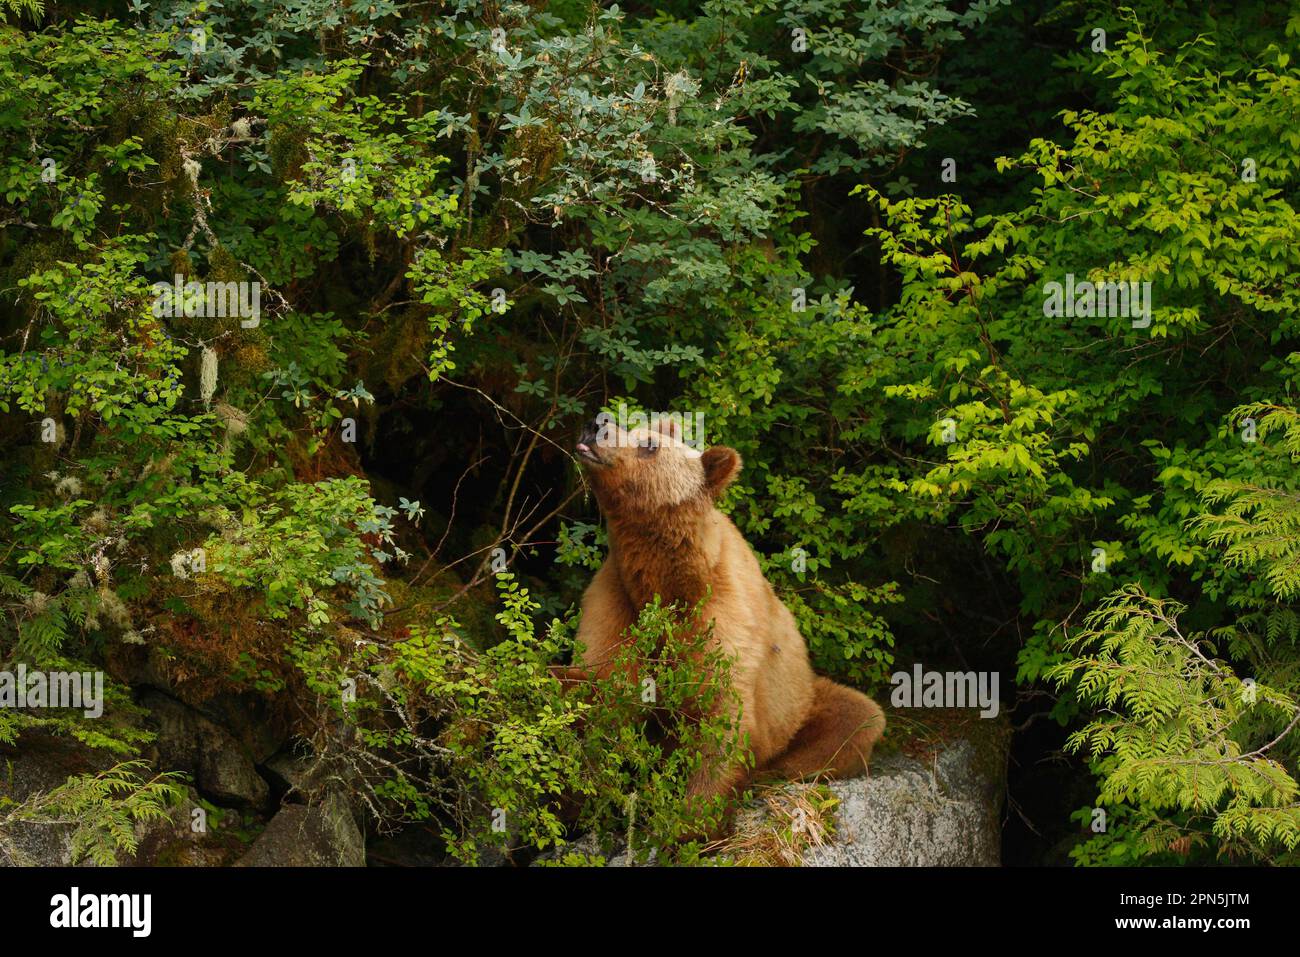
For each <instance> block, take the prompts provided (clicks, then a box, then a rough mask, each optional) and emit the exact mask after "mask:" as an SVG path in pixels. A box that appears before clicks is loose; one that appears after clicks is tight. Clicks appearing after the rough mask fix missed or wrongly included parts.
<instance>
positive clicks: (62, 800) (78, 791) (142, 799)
mask: <svg viewBox="0 0 1300 957" xmlns="http://www.w3.org/2000/svg"><path fill="white" fill-rule="evenodd" d="M146 770H147V762H144V761H124V762H122V763H120V764H116V765H114V766H113V767H111V768H109V769H107V770H105V771H101V772H99V773H97V774H83V775H78V776H75V777H71V778H69V779H68V780H67V781H66V782H65V783H64V784H62V785H60V786H59V787H57V788H54V789H53V790H50V791H42V792H38V793H36V794H33V795H32V796H31V797H29V798H27V799H26V800H24V801H22V802H16V801H12V800H9V799H6V798H3V797H0V860H3V861H4V862H5V863H6V864H7V865H10V866H14V865H18V866H21V865H25V864H26V865H30V864H31V863H32V862H30V861H28V860H26V859H25V856H24V854H23V851H22V848H21V845H19V844H18V843H16V842H15V839H14V836H15V835H16V833H17V832H18V831H20V830H23V829H27V828H33V827H37V828H66V829H68V830H69V832H70V834H69V838H70V841H71V850H72V862H73V863H74V864H75V863H80V862H82V861H87V862H89V863H91V864H95V865H97V866H100V867H104V866H107V865H112V864H117V863H120V861H121V858H123V857H130V856H131V855H133V854H134V853H135V852H136V849H137V848H138V847H139V838H138V834H137V831H136V826H137V825H140V824H148V823H151V822H158V821H165V820H167V819H169V818H171V817H172V816H173V815H174V814H175V806H176V804H177V803H178V802H179V801H180V800H181V798H182V796H183V795H184V790H183V789H182V788H181V786H180V783H179V776H178V775H174V774H160V775H155V776H153V777H151V778H148V779H145V778H144V777H143V774H144V772H146Z"/></svg>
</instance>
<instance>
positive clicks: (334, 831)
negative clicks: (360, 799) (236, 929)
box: [235, 791, 366, 867]
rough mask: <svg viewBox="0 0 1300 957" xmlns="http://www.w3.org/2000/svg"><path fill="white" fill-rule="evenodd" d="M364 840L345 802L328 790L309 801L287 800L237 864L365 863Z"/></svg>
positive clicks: (348, 865)
mask: <svg viewBox="0 0 1300 957" xmlns="http://www.w3.org/2000/svg"><path fill="white" fill-rule="evenodd" d="M365 863H366V846H365V840H364V839H363V838H362V836H361V829H360V828H358V827H357V822H356V819H355V818H354V817H353V816H352V810H351V808H349V807H348V802H347V801H346V800H345V799H344V798H343V797H342V796H341V795H340V794H338V792H336V791H330V792H327V793H326V794H325V796H324V797H323V798H322V799H321V800H320V801H319V802H317V803H315V804H311V805H302V804H286V805H285V806H284V807H282V808H280V810H279V811H278V812H277V813H276V815H275V817H273V818H271V822H270V823H269V824H267V825H266V830H264V831H263V832H262V834H261V836H260V837H258V839H257V840H256V841H254V842H253V846H252V847H251V848H249V851H248V853H247V854H245V855H244V856H243V857H242V858H240V859H239V861H238V862H237V863H236V864H235V866H236V867H364V866H365Z"/></svg>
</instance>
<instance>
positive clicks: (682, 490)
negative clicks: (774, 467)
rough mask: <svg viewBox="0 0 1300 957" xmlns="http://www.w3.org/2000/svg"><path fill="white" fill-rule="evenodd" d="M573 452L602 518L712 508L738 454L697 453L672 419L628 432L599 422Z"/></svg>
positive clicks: (719, 449) (722, 449) (721, 448)
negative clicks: (690, 507) (699, 506)
mask: <svg viewBox="0 0 1300 957" xmlns="http://www.w3.org/2000/svg"><path fill="white" fill-rule="evenodd" d="M575 451H576V453H577V456H578V460H579V461H580V462H581V463H582V467H583V470H584V471H585V472H586V474H587V481H588V482H589V483H590V484H591V488H592V491H593V492H595V493H596V501H597V502H598V503H599V504H600V508H601V511H603V512H605V514H606V515H609V514H611V513H622V514H628V513H654V512H656V511H659V510H662V509H665V508H676V507H681V506H685V505H691V504H712V502H713V500H714V499H715V498H717V497H718V496H719V495H721V494H722V491H723V490H724V489H725V488H726V487H727V486H728V485H730V484H731V481H732V479H734V478H735V477H736V474H737V473H738V472H739V471H740V465H741V462H740V453H738V452H737V451H736V450H735V449H729V448H727V447H726V446H725V445H715V446H713V447H711V448H709V449H707V450H705V451H704V452H700V451H699V450H697V449H694V448H692V447H691V446H690V445H688V444H686V442H684V441H683V440H682V427H681V422H680V421H678V420H677V419H676V418H675V417H671V416H660V417H656V418H655V419H654V420H653V421H652V422H651V424H650V425H647V426H642V427H637V428H632V429H627V430H625V429H623V428H621V427H620V426H619V425H618V424H617V423H615V422H613V421H610V420H609V417H607V416H601V417H598V418H597V419H596V421H595V422H593V423H592V424H591V425H590V426H588V427H587V430H586V431H585V432H584V433H583V435H582V437H581V438H580V439H579V441H578V444H577V447H576V449H575Z"/></svg>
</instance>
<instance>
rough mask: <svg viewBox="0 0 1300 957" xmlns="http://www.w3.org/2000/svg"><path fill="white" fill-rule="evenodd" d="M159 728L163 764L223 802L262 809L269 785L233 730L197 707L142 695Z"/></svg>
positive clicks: (157, 695) (159, 695)
mask: <svg viewBox="0 0 1300 957" xmlns="http://www.w3.org/2000/svg"><path fill="white" fill-rule="evenodd" d="M140 703H141V704H142V705H144V706H145V707H146V708H148V709H149V711H150V713H151V715H152V717H153V721H154V723H155V724H156V725H157V728H158V740H157V742H156V747H157V750H158V758H159V763H160V765H161V766H162V767H164V768H166V769H167V770H176V771H187V772H189V773H190V774H193V775H194V780H195V782H196V783H197V784H198V786H199V790H200V791H201V792H203V793H204V794H208V795H211V797H212V799H213V800H214V801H216V802H217V803H219V804H224V805H231V806H234V807H240V808H246V809H249V810H260V809H262V808H263V807H265V806H266V803H267V799H268V797H269V796H270V789H269V788H268V787H267V785H266V781H264V780H263V779H262V777H261V775H259V774H258V773H257V768H256V767H255V766H254V764H253V756H252V755H251V754H250V753H249V751H248V750H247V748H245V746H244V745H243V744H241V743H240V742H239V741H237V740H235V738H234V736H233V735H231V734H230V732H228V731H226V730H225V729H224V728H222V727H221V726H220V725H218V724H216V723H214V722H213V721H211V720H209V719H208V718H207V717H205V716H204V715H202V714H200V713H199V712H198V711H196V710H194V709H193V708H190V707H189V706H188V705H185V704H182V703H181V702H179V701H177V700H176V699H175V698H172V697H170V696H169V695H165V694H162V693H161V692H156V691H150V692H146V693H145V694H143V695H141V696H140Z"/></svg>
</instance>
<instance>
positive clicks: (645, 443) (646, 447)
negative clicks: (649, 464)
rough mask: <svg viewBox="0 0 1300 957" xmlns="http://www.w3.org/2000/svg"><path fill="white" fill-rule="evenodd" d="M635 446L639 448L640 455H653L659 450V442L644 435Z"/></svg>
mask: <svg viewBox="0 0 1300 957" xmlns="http://www.w3.org/2000/svg"><path fill="white" fill-rule="evenodd" d="M637 448H639V449H640V450H641V454H642V455H654V454H655V453H656V452H658V451H659V444H658V443H657V442H655V441H654V440H653V439H651V438H649V437H646V438H644V439H640V440H639V441H638V442H637Z"/></svg>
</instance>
